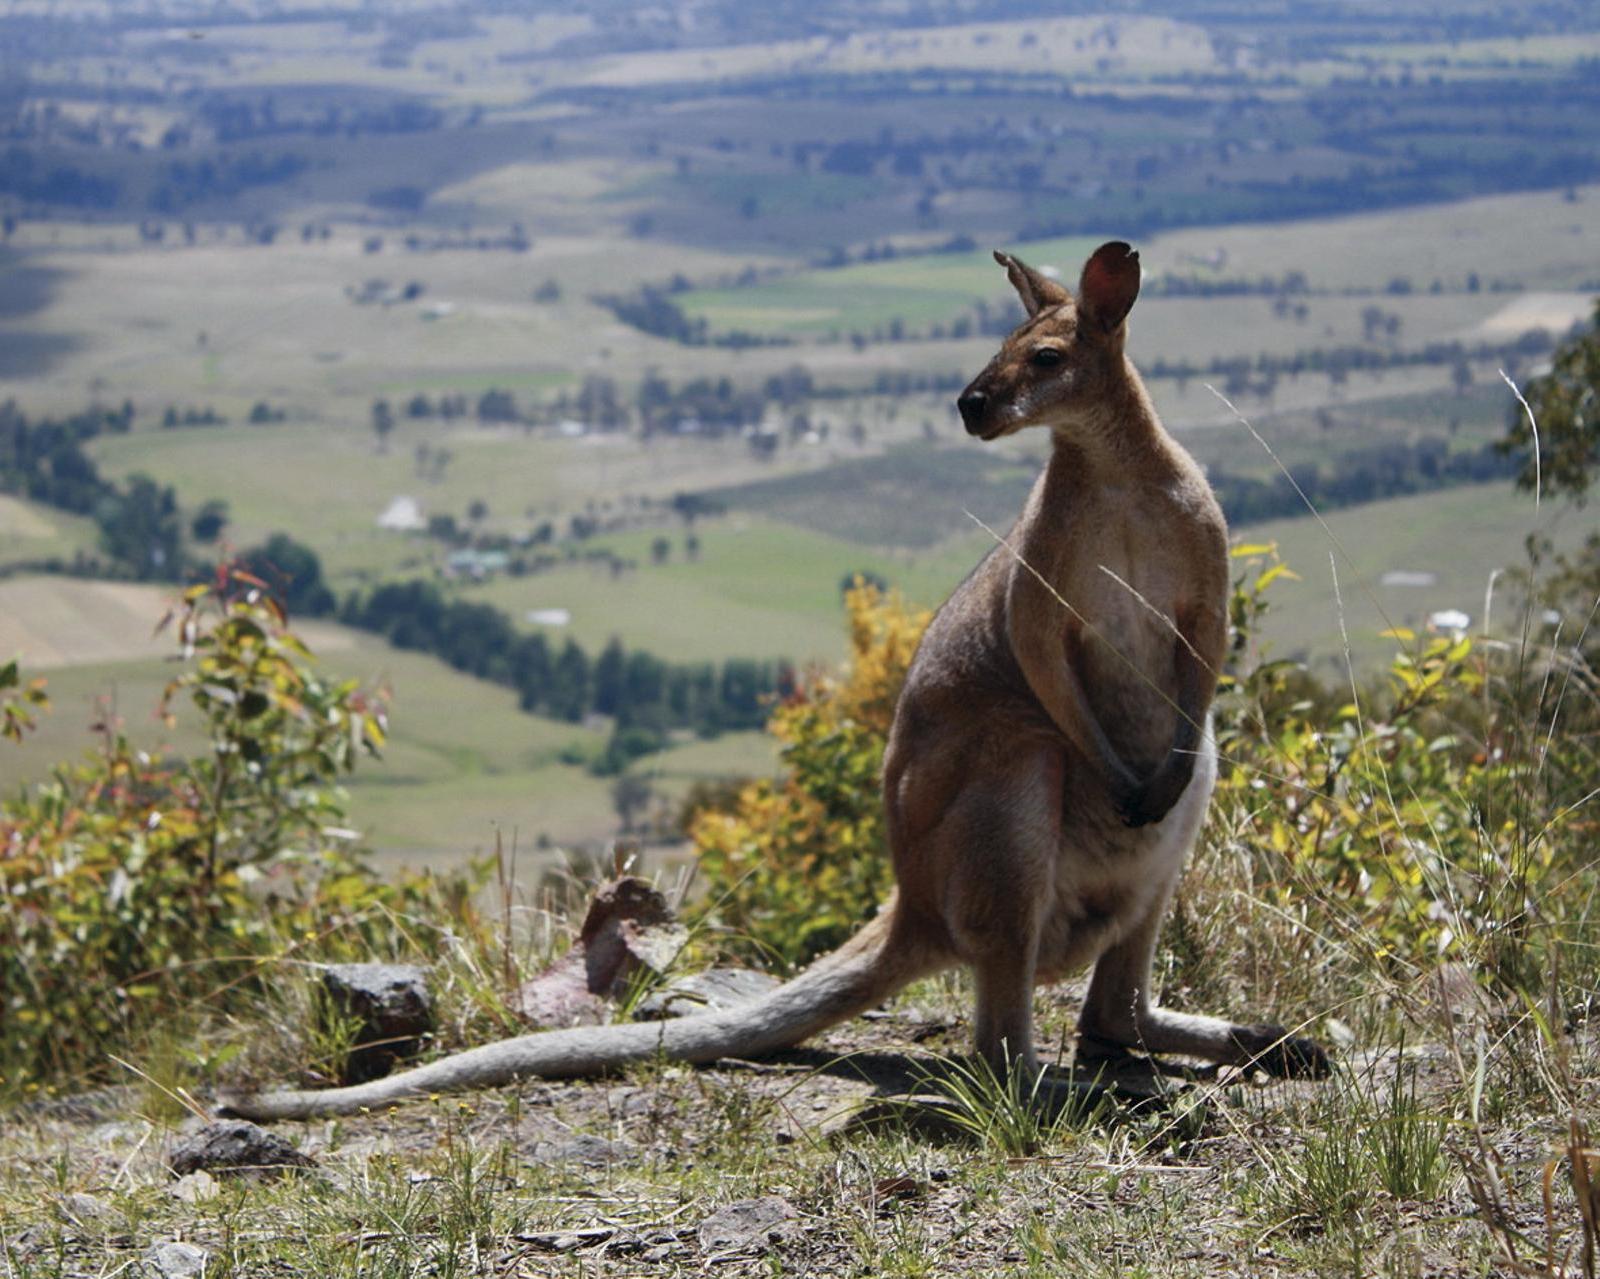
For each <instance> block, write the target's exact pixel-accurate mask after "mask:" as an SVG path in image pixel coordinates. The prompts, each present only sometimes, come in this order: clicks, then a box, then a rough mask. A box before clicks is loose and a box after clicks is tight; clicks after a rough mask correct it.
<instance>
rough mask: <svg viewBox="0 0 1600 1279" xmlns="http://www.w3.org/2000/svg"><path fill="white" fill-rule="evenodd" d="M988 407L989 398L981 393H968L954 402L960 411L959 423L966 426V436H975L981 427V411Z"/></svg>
mask: <svg viewBox="0 0 1600 1279" xmlns="http://www.w3.org/2000/svg"><path fill="white" fill-rule="evenodd" d="M988 407H989V397H988V396H987V395H985V394H984V393H983V392H982V391H968V392H966V393H965V394H964V395H963V396H962V397H961V398H960V399H959V400H957V401H956V408H958V409H960V410H961V421H962V422H963V423H964V424H965V425H966V428H967V434H968V435H976V434H977V433H978V431H979V429H980V428H981V427H982V426H983V411H984V409H986V408H988Z"/></svg>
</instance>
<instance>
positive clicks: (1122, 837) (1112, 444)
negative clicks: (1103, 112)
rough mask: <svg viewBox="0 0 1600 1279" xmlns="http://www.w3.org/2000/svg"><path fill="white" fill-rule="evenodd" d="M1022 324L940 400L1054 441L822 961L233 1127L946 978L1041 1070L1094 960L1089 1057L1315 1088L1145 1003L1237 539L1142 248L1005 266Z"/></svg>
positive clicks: (668, 1042)
mask: <svg viewBox="0 0 1600 1279" xmlns="http://www.w3.org/2000/svg"><path fill="white" fill-rule="evenodd" d="M995 257H996V258H997V259H998V260H999V262H1000V263H1001V264H1002V265H1003V266H1004V267H1005V268H1006V270H1007V272H1008V274H1009V276H1010V279H1011V282H1012V284H1013V285H1014V286H1015V287H1016V289H1017V292H1018V294H1019V295H1020V296H1021V298H1022V301H1023V304H1024V306H1025V307H1026V309H1027V312H1028V318H1027V319H1026V320H1025V321H1024V322H1023V323H1022V324H1021V325H1020V326H1019V327H1018V328H1017V330H1016V331H1015V332H1014V333H1012V334H1011V336H1010V337H1009V338H1007V339H1006V341H1005V343H1004V345H1003V346H1002V347H1001V349H1000V351H999V353H998V354H997V355H996V356H995V357H994V359H993V360H991V361H990V363H989V366H988V367H987V368H986V369H984V371H983V372H982V373H980V374H979V375H978V377H977V378H976V379H975V380H974V381H973V382H972V384H971V385H970V386H969V387H968V388H967V389H966V391H964V392H963V393H962V395H961V398H960V400H959V401H958V406H959V408H960V411H961V416H962V420H963V422H964V423H965V425H966V428H967V430H968V432H969V433H970V434H972V435H974V436H977V437H979V438H981V439H984V440H993V439H997V438H999V437H1000V436H1003V435H1009V434H1012V433H1013V432H1015V431H1019V430H1022V429H1024V428H1027V427H1034V426H1039V427H1046V428H1048V429H1049V430H1050V432H1051V434H1052V438H1053V449H1052V452H1051V457H1050V461H1049V463H1048V464H1047V465H1046V467H1045V469H1044V471H1043V473H1042V474H1041V475H1040V476H1039V479H1038V481H1037V482H1036V483H1035V484H1034V487H1033V491H1032V493H1031V494H1030V496H1029V498H1028V502H1027V505H1026V506H1025V507H1024V509H1023V512H1022V516H1021V518H1020V519H1019V520H1018V521H1017V524H1016V526H1015V527H1014V528H1013V529H1012V531H1011V533H1010V535H1009V537H1008V538H1007V539H1006V541H1005V543H1004V544H1003V545H1001V546H997V547H996V548H995V549H994V550H993V551H992V552H991V553H990V554H989V555H988V556H987V557H986V558H985V559H984V560H983V562H982V563H980V564H979V565H978V567H977V568H976V569H975V570H974V571H973V572H972V574H971V575H970V576H969V577H968V578H967V579H966V581H965V582H963V583H962V584H961V585H960V586H959V587H958V588H957V589H956V591H955V592H954V593H953V594H952V595H951V596H950V598H949V600H948V601H946V603H945V605H944V607H943V608H941V609H940V610H939V612H938V613H937V615H936V616H935V617H934V619H933V621H932V623H930V625H929V627H928V630H927V633H926V634H925V635H924V637H923V639H922V643H921V646H920V647H919V648H918V650H917V655H916V658H915V660H914V661H913V662H912V665H911V670H910V673H909V674H908V676H907V679H906V684H905V689H904V691H903V692H902V693H901V696H900V701H899V704H898V706H897V708H896V712H895V719H894V726H893V728H892V730H891V732H890V736H889V744H888V750H887V753H886V755H885V759H884V802H885V805H886V809H887V816H888V832H889V844H890V848H891V851H892V854H893V857H894V868H895V875H896V878H897V880H898V889H897V891H896V895H895V897H894V898H893V900H892V901H891V902H890V903H889V905H888V906H887V907H886V908H885V910H884V912H883V913H882V914H881V915H880V916H879V918H878V919H877V920H875V921H874V922H873V923H872V924H871V925H869V926H868V927H867V928H866V929H864V930H863V931H862V932H861V934H860V935H858V936H857V937H856V938H855V939H853V940H852V941H851V942H850V943H848V944H847V945H846V946H844V947H842V948H841V949H840V950H839V951H837V952H835V953H834V954H833V955H830V956H828V957H826V958H825V959H822V960H820V961H818V963H817V964H815V965H814V966H813V967H812V968H811V969H809V970H807V972H805V973H803V974H802V975H801V976H800V977H798V978H796V979H795V980H794V981H792V982H790V983H788V984H787V985H785V986H783V987H780V988H779V989H778V990H777V991H775V992H774V993H773V994H771V995H769V996H767V997H765V998H764V999H762V1000H759V1001H757V1002H755V1003H753V1004H750V1005H746V1006H744V1007H742V1008H738V1009H735V1010H733V1011H731V1012H724V1013H716V1014H706V1015H703V1016H699V1017H691V1018H687V1019H684V1020H682V1021H677V1022H668V1023H664V1024H659V1025H656V1024H633V1025H616V1026H604V1027H595V1028H584V1029H577V1030H565V1031H551V1032H546V1033H543V1034H534V1035H526V1036H523V1037H521V1038H518V1039H509V1040H504V1041H502V1042H500V1043H496V1044H490V1045H487V1046H486V1047H483V1048H475V1049H472V1050H470V1051H468V1052H464V1053H460V1054H457V1055H456V1056H453V1057H447V1058H444V1059H442V1060H440V1061H436V1062H432V1063H430V1064H428V1065H426V1066H421V1067H418V1068H416V1069H414V1070H410V1071H406V1072H404V1073H402V1074H399V1075H394V1076H391V1077H389V1078H387V1079H380V1080H376V1081H374V1082H372V1083H367V1084H361V1085H357V1086H355V1087H351V1088H337V1089H330V1090H326V1091H317V1092H279V1093H266V1094H261V1095H257V1096H253V1097H248V1098H241V1099H236V1100H233V1101H231V1102H230V1103H229V1107H228V1108H229V1109H230V1110H231V1111H233V1112H234V1113H237V1114H240V1115H244V1116H246V1117H249V1118H262V1119H270V1118H287V1117H306V1116H310V1115H320V1114H334V1113H348V1112H350V1111H354V1110H358V1109H361V1108H364V1107H372V1106H382V1105H387V1104H389V1103H391V1102H394V1101H397V1100H399V1099H401V1098H404V1097H410V1096H417V1095H421V1094H426V1093H430V1092H437V1091H443V1090H447V1089H453V1088H464V1087H483V1086H490V1085H495V1084H502V1083H507V1082H510V1081H512V1080H515V1079H519V1078H523V1077H527V1076H544V1077H553V1076H562V1075H580V1074H591V1073H598V1072H600V1071H603V1070H606V1069H610V1068H614V1067H616V1066H619V1065H622V1064H624V1063H626V1062H629V1061H635V1060H639V1059H641V1058H647V1057H651V1056H654V1055H656V1054H664V1055H666V1056H669V1057H675V1058H679V1059H682V1060H686V1061H709V1060H715V1059H716V1058H718V1057H725V1056H733V1055H737V1056H750V1055H754V1054H758V1053H762V1052H770V1051H772V1050H774V1049H777V1048H781V1047H785V1046H788V1045H790V1044H794V1043H797V1042H799V1041H800V1040H802V1039H804V1038H806V1037H807V1036H809V1035H811V1034H813V1033H815V1032H816V1031H818V1030H821V1029H823V1028H824V1027H826V1026H829V1025H832V1024H834V1023H836V1022H838V1021H842V1020H844V1019H845V1018H847V1017H849V1016H852V1015H854V1014H855V1013H857V1012H859V1011H861V1010H863V1009H865V1008H868V1007H871V1006H872V1005H873V1004H875V1003H877V1002H879V1001H880V1000H882V999H883V998H885V997H886V996H888V995H889V994H891V993H892V992H893V991H894V990H896V989H898V988H900V987H901V986H903V985H905V984H906V983H907V982H909V981H911V980H913V979H915V978H917V977H919V976H922V975H925V974H927V973H930V972H934V971H937V970H939V969H941V968H945V967H948V966H950V965H952V964H955V963H965V964H970V965H971V966H972V968H973V970H974V972H975V975H976V979H977V1017H976V1025H975V1028H974V1031H975V1037H976V1043H977V1049H978V1051H979V1052H980V1053H981V1054H982V1055H983V1056H984V1057H985V1058H986V1059H987V1060H988V1061H989V1062H990V1063H991V1064H993V1065H994V1066H995V1067H996V1068H997V1069H1002V1070H1004V1069H1014V1068H1021V1069H1025V1070H1032V1069H1034V1068H1035V1066H1036V1059H1035V1054H1034V1050H1033V1025H1032V1012H1031V1009H1032V995H1033V988H1034V985H1035V983H1036V982H1038V981H1041V980H1050V979H1052V978H1055V977H1057V976H1059V975H1061V974H1063V973H1066V972H1068V971H1070V970H1072V969H1074V968H1078V967H1081V966H1083V965H1086V964H1088V963H1091V962H1093V963H1094V965H1095V968H1094V975H1093V978H1092V980H1091V982H1090V985H1089V991H1088V995H1087V998H1086V1000H1085V1003H1084V1007H1083V1012H1082V1015H1081V1017H1080V1020H1079V1033H1080V1035H1081V1036H1082V1038H1083V1039H1084V1041H1085V1042H1086V1044H1088V1045H1090V1046H1091V1047H1096V1048H1105V1047H1111V1048H1141V1049H1144V1050H1146V1051H1149V1052H1177V1053H1185V1054H1190V1055H1193V1056H1197V1057H1202V1058H1205V1059H1207V1060H1210V1061H1216V1062H1240V1063H1242V1062H1249V1061H1256V1062H1259V1063H1261V1064H1263V1065H1265V1066H1266V1067H1268V1068H1269V1069H1273V1070H1276V1071H1278V1072H1281V1073H1301V1074H1311V1075H1321V1074H1325V1073H1326V1072H1327V1069H1328V1061H1327V1057H1326V1055H1325V1054H1324V1053H1323V1051H1322V1049H1321V1048H1319V1047H1318V1046H1317V1045H1316V1044H1315V1043H1313V1042H1311V1041H1310V1040H1308V1039H1303V1038H1299V1037H1296V1036H1291V1035H1289V1034H1288V1033H1287V1032H1286V1031H1284V1030H1283V1029H1282V1028H1281V1027H1279V1026H1272V1025H1259V1026H1243V1025H1237V1024H1234V1023H1232V1022H1227V1021H1223V1020H1221V1019H1219V1018H1215V1017H1204V1016H1197V1015H1192V1014H1182V1013H1174V1012H1170V1011H1167V1010H1164V1009H1159V1008H1156V1007H1155V1006H1154V1005H1153V1003H1152V1001H1151V997H1150V990H1149V976H1150V961H1151V956H1152V953H1153V950H1154V946H1155V940H1156V933H1157V930H1158V928H1159V927H1160V924H1161V920H1162V918H1163V916H1164V915H1165V913H1166V909H1167V904H1168V901H1169V899H1170V897H1171V895H1172V890H1173V887H1174V885H1175V884H1176V882H1177V878H1178V875H1179V873H1180V871H1181V870H1182V867H1183V862H1184V858H1185V857H1186V855H1187V853H1188V850H1189V847H1190V845H1191V844H1192V843H1193V842H1194V839H1195V836H1196V834H1197V832H1198V831H1199V828H1200V824H1201V821H1202V820H1203V818H1204V816H1205V810H1206V805H1207V802H1208V801H1209V798H1210V793H1211V787H1212V784H1213V782H1214V780H1215V777H1216V752H1215V748H1214V746H1213V744H1212V741H1211V732H1210V724H1209V709H1210V705H1211V699H1212V695H1213V693H1214V691H1215V688H1216V679H1217V671H1218V670H1219V669H1220V667H1221V665H1222V659H1223V650H1224V645H1225V639H1226V627H1227V619H1226V607H1227V598H1228V559H1227V554H1228V553H1227V528H1226V525H1225V524H1224V522H1223V517H1222V511H1221V509H1220V508H1219V507H1218V506H1217V502H1216V499H1215V498H1214V497H1213V496H1212V493H1211V489H1210V487H1209V486H1208V485H1207V483H1206V481H1205V477H1204V476H1203V475H1202V474H1201V472H1200V470H1199V468H1198V467H1197V466H1196V465H1195V463H1194V461H1193V460H1192V459H1191V458H1190V457H1189V455H1188V454H1187V453H1185V452H1184V450H1183V449H1182V448H1181V447H1179V445H1178V444H1177V443H1176V442H1175V441H1174V440H1173V439H1172V438H1171V437H1170V436H1169V435H1168V434H1167V433H1166V431H1165V430H1164V429H1163V428H1162V426H1161V422H1160V420H1159V419H1158V418H1157V416H1156V412H1155V409H1154V407H1153V406H1152V404H1151V402H1150V398H1149V396H1148V395H1147V394H1146V393H1145V389H1144V386H1143V384H1142V383H1141V382H1140V380H1139V376H1138V374H1137V373H1136V372H1135V371H1134V369H1133V366H1132V364H1131V363H1129V361H1128V359H1127V356H1126V354H1125V353H1124V344H1125V339H1126V334H1127V330H1126V323H1125V321H1126V318H1127V315H1128V312H1129V310H1130V309H1131V308H1132V306H1133V303H1134V300H1135V298H1136V297H1137V296H1138V292H1139V261H1138V255H1137V254H1136V253H1134V252H1133V251H1132V250H1131V249H1130V248H1129V247H1128V246H1127V245H1126V244H1123V243H1120V242H1115V243H1111V244H1106V245H1103V246H1101V248H1100V249H1098V250H1097V251H1096V252H1095V253H1094V255H1093V256H1092V257H1090V259H1089V261H1088V262H1087V263H1086V264H1085V266H1084V269H1083V275H1082V278H1081V281H1080V283H1079V289H1078V295H1077V297H1076V298H1074V297H1073V296H1072V295H1071V294H1070V293H1069V292H1068V291H1067V290H1066V289H1065V288H1063V287H1062V286H1061V285H1060V284H1059V283H1057V282H1056V281H1054V280H1052V279H1050V278H1048V277H1046V276H1044V275H1043V274H1041V273H1039V272H1036V271H1034V270H1032V269H1031V268H1029V267H1027V266H1025V265H1023V264H1022V263H1021V262H1019V261H1017V260H1016V259H1015V258H1011V257H1008V256H1006V255H1005V254H1000V253H997V254H996V255H995Z"/></svg>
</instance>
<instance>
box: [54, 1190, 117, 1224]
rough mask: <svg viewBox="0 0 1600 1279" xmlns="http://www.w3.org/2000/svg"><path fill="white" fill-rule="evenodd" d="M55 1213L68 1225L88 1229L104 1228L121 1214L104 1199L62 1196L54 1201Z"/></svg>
mask: <svg viewBox="0 0 1600 1279" xmlns="http://www.w3.org/2000/svg"><path fill="white" fill-rule="evenodd" d="M56 1212H57V1213H58V1214H59V1215H60V1216H61V1218H62V1220H64V1221H66V1222H68V1223H69V1224H70V1225H74V1226H81V1227H89V1226H106V1225H109V1224H110V1223H111V1222H113V1221H115V1220H116V1218H117V1217H119V1216H120V1215H121V1214H120V1213H118V1212H117V1210H116V1209H115V1208H113V1207H112V1206H111V1205H110V1204H108V1203H107V1202H106V1201H105V1200H104V1199H98V1198H96V1197H95V1196H94V1195H86V1194H73V1195H63V1196H62V1197H61V1198H60V1199H58V1200H57V1201H56Z"/></svg>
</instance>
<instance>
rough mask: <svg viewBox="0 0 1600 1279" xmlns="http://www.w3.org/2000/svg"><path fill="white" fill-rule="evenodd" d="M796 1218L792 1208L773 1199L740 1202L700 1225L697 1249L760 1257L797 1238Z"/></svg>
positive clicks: (798, 1228) (789, 1204)
mask: <svg viewBox="0 0 1600 1279" xmlns="http://www.w3.org/2000/svg"><path fill="white" fill-rule="evenodd" d="M797 1215H798V1214H797V1213H796V1212H795V1207H794V1205H793V1204H792V1203H790V1202H789V1201H788V1200H787V1199H781V1198H779V1197H778V1196H777V1195H764V1196H763V1197H762V1198H760V1199H740V1200H737V1201H736V1202H734V1203H731V1204H728V1205H726V1206H725V1207H722V1208H718V1209H717V1210H716V1211H715V1212H714V1213H712V1214H711V1215H710V1216H709V1217H707V1218H706V1219H705V1220H704V1221H702V1222H701V1223H700V1229H699V1232H698V1233H699V1238H700V1247H701V1248H703V1249H704V1250H705V1251H706V1252H753V1253H764V1252H767V1251H768V1250H769V1249H771V1248H772V1247H773V1245H775V1244H781V1243H788V1242H790V1241H791V1240H794V1239H798V1238H799V1237H800V1233H801V1229H800V1223H799V1222H798V1221H797V1220H795V1218H796V1216H797Z"/></svg>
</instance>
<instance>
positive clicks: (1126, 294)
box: [1078, 240, 1139, 333]
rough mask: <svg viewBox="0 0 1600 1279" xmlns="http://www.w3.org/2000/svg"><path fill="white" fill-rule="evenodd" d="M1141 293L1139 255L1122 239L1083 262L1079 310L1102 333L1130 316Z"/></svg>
mask: <svg viewBox="0 0 1600 1279" xmlns="http://www.w3.org/2000/svg"><path fill="white" fill-rule="evenodd" d="M1138 296H1139V255H1138V254H1137V253H1135V252H1134V250H1133V247H1132V246H1131V245H1128V244H1124V243H1123V242H1122V241H1121V240H1112V241H1111V243H1109V244H1102V245H1101V246H1100V247H1099V248H1098V249H1096V250H1095V251H1094V253H1093V254H1092V255H1091V256H1090V258H1089V260H1088V261H1087V262H1085V263H1084V264H1083V279H1082V280H1081V281H1079V284H1078V310H1079V312H1080V313H1081V314H1083V315H1085V316H1086V317H1087V318H1088V320H1089V322H1090V324H1091V325H1092V326H1093V327H1094V328H1097V329H1099V330H1100V332H1102V333H1110V332H1112V331H1113V330H1115V329H1116V328H1117V327H1118V326H1119V325H1121V323H1122V322H1123V321H1124V320H1126V319H1127V318H1128V312H1129V311H1131V310H1133V300H1134V299H1135V298H1136V297H1138Z"/></svg>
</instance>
